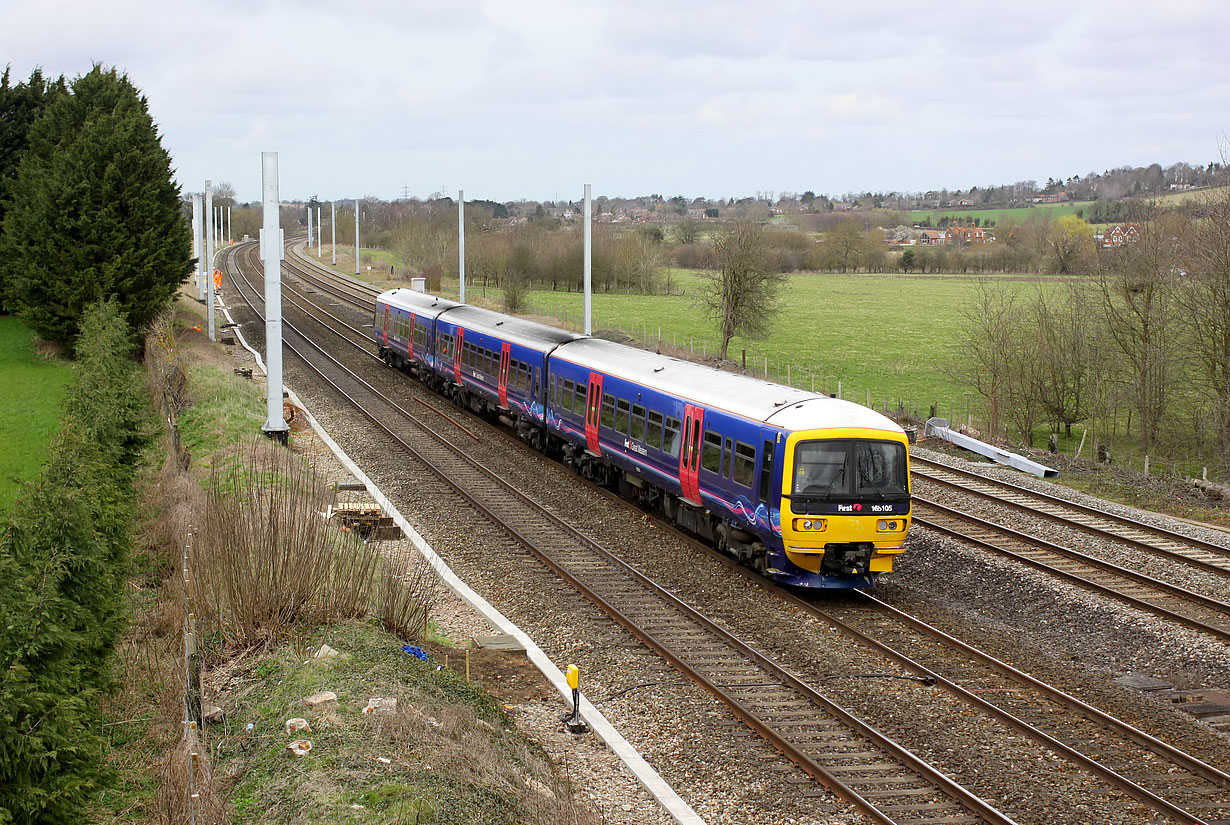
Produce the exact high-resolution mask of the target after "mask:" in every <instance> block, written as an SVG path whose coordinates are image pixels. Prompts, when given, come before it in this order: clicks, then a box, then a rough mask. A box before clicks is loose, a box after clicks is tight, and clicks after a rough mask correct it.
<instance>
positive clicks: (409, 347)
mask: <svg viewBox="0 0 1230 825" xmlns="http://www.w3.org/2000/svg"><path fill="white" fill-rule="evenodd" d="M406 352H408V353H410V360H411V361H413V360H414V313H413V312H411V313H410V335H409V337H407V338H406Z"/></svg>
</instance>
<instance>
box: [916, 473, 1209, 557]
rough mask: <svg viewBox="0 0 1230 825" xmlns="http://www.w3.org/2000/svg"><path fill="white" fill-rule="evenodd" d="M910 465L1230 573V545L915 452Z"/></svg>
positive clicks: (955, 485) (926, 477) (1045, 515)
mask: <svg viewBox="0 0 1230 825" xmlns="http://www.w3.org/2000/svg"><path fill="white" fill-rule="evenodd" d="M910 468H911V470H912V471H913V474H914V478H915V479H916V480H917V479H921V480H923V481H927V482H931V483H933V484H938V485H941V486H943V487H945V488H948V489H951V490H955V491H957V492H959V493H963V494H968V495H973V496H977V497H979V498H982V499H984V500H989V501H993V502H995V503H996V504H999V505H1003V506H1007V507H1011V508H1013V509H1015V510H1017V511H1018V512H1022V513H1026V514H1028V515H1030V516H1034V517H1037V518H1042V519H1046V520H1049V521H1052V522H1056V523H1060V524H1063V525H1064V526H1065V527H1070V528H1073V529H1077V530H1081V531H1084V532H1085V533H1088V534H1090V535H1093V536H1097V537H1099V538H1104V539H1110V540H1112V541H1117V542H1121V543H1124V544H1128V545H1130V546H1132V547H1135V548H1137V549H1139V550H1144V551H1145V552H1147V553H1151V554H1154V555H1157V556H1160V557H1162V558H1165V559H1168V560H1170V561H1177V562H1180V563H1183V564H1187V565H1191V566H1193V567H1196V568H1198V569H1200V570H1204V571H1206V572H1209V573H1214V574H1216V575H1220V576H1225V577H1230V548H1228V547H1223V546H1221V545H1218V544H1214V543H1212V542H1209V541H1204V540H1203V539H1198V538H1194V537H1192V536H1185V535H1183V534H1182V533H1176V532H1174V531H1173V530H1166V529H1164V528H1161V527H1156V526H1153V525H1151V524H1146V523H1144V522H1141V521H1137V520H1135V519H1130V518H1127V517H1125V516H1120V515H1117V514H1115V513H1110V512H1107V511H1105V510H1100V509H1098V508H1095V507H1089V506H1087V505H1084V504H1079V503H1077V502H1073V501H1068V500H1067V499H1062V498H1059V497H1058V496H1052V495H1048V494H1046V493H1040V492H1036V491H1034V490H1027V489H1025V488H1024V487H1020V486H1018V485H1016V484H1012V483H1010V482H1007V481H1001V480H999V479H995V478H988V477H986V476H983V475H979V474H978V473H974V472H971V471H969V470H963V469H961V468H958V467H953V466H950V465H948V464H944V463H941V462H938V461H932V460H929V459H926V458H922V457H920V456H917V455H912V456H910Z"/></svg>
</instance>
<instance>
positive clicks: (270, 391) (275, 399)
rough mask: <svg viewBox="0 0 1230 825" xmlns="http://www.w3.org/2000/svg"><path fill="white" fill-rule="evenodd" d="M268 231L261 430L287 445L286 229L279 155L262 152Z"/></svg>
mask: <svg viewBox="0 0 1230 825" xmlns="http://www.w3.org/2000/svg"><path fill="white" fill-rule="evenodd" d="M261 181H262V184H263V189H264V209H263V215H264V228H263V229H262V230H261V255H262V257H263V261H264V264H265V365H266V367H267V368H268V370H269V373H268V376H267V378H268V380H267V382H266V386H265V390H266V391H265V402H266V403H265V408H266V418H265V426H263V427H261V431H262V432H263V433H265V435H267V436H269V437H270V438H272V439H274V440H276V441H279V442H281V443H282V444H285V443H286V442H287V437H288V435H289V433H288V429H289V428H288V427H287V426H286V419H285V418H283V413H282V229H281V222H280V220H279V217H278V204H279V200H278V153H277V152H261Z"/></svg>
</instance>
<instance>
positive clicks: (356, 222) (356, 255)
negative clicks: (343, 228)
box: [354, 201, 359, 275]
mask: <svg viewBox="0 0 1230 825" xmlns="http://www.w3.org/2000/svg"><path fill="white" fill-rule="evenodd" d="M354 274H356V275H358V274H359V202H358V201H355V202H354Z"/></svg>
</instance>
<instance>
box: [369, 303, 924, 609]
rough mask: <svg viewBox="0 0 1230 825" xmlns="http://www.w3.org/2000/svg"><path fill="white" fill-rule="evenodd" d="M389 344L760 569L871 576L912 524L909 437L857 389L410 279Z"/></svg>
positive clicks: (430, 375)
mask: <svg viewBox="0 0 1230 825" xmlns="http://www.w3.org/2000/svg"><path fill="white" fill-rule="evenodd" d="M373 335H374V338H375V343H376V346H377V350H378V352H379V355H380V357H381V358H382V359H383V360H384V361H385V362H386V363H387V364H389V365H390V366H394V367H397V368H399V369H402V370H404V371H406V372H409V373H411V374H413V375H415V376H417V377H418V378H419V379H421V380H422V381H424V382H425V383H427V384H428V385H430V386H431V387H433V388H434V389H436V390H437V391H439V392H441V393H443V394H445V395H447V396H449V397H451V398H452V399H453V400H454V401H456V402H457V403H458V404H460V405H462V406H465V407H468V408H469V409H471V410H473V411H474V412H477V413H481V414H493V415H498V416H499V417H501V418H503V419H504V420H505V422H506V423H508V424H511V425H512V426H514V427H515V428H516V430H517V433H518V434H519V435H520V437H521V438H522V439H524V440H525V441H526V442H528V443H530V444H531V445H533V446H534V447H536V448H537V449H539V450H541V451H543V452H545V453H547V454H550V455H553V456H556V457H559V458H560V459H562V460H563V461H564V463H565V464H567V465H569V466H571V467H573V468H574V469H576V470H577V472H579V473H580V474H581V475H583V476H585V477H586V478H589V479H591V480H592V481H594V482H596V483H598V484H602V485H604V486H607V487H609V488H611V489H616V490H619V491H620V492H621V493H623V494H625V495H629V496H633V497H635V498H637V499H639V500H640V501H642V502H644V503H646V504H648V505H650V506H652V507H654V508H656V509H657V510H658V511H659V512H661V513H662V514H663V515H665V516H666V517H667V518H669V519H672V520H673V521H675V522H676V523H678V524H679V525H680V526H682V527H684V528H685V529H687V530H689V531H691V532H692V533H695V534H697V535H700V536H702V537H704V538H706V539H708V540H710V541H712V542H713V543H715V544H716V545H717V546H718V547H720V548H721V549H723V550H725V551H726V552H728V553H730V554H732V555H734V556H735V557H737V558H738V559H740V560H741V561H743V562H744V563H746V564H748V565H750V566H752V567H754V568H756V569H757V570H759V571H761V572H762V573H763V574H764V575H766V576H768V577H769V578H772V579H774V580H776V581H779V582H782V583H784V584H789V585H795V586H801V587H819V588H833V587H867V586H870V585H871V584H872V583H873V582H874V580H875V577H876V576H878V575H880V574H882V573H888V572H890V571H891V570H892V568H893V559H894V558H895V557H896V556H898V555H900V554H901V553H902V552H904V550H905V539H906V536H907V534H908V533H909V529H910V481H909V458H908V450H907V447H908V441H907V439H906V436H905V433H904V432H903V431H902V429H901V428H900V427H899V426H897V424H895V423H894V422H893V421H891V420H890V419H888V418H886V417H885V416H882V415H880V414H879V413H876V412H874V411H873V410H869V409H867V408H866V407H862V406H860V405H858V404H853V403H850V402H848V401H841V400H838V399H835V398H829V397H826V396H823V395H817V394H815V393H811V392H805V391H803V390H797V389H793V388H791V387H784V386H781V385H780V384H773V383H771V382H768V381H762V380H759V379H756V378H751V377H748V376H744V375H737V374H734V373H729V372H722V371H720V370H716V369H713V368H711V367H706V366H703V365H700V364H694V363H691V362H689V361H681V360H679V359H677V358H669V357H667V356H664V355H659V354H656V353H653V352H647V351H645V350H641V349H636V348H634V347H629V346H625V345H623V344H617V343H613V342H611V341H605V340H602V339H598V338H592V337H589V336H584V335H578V334H576V333H573V332H567V331H565V330H561V329H556V328H554V327H549V326H546V325H543V324H538V323H534V322H532V321H526V320H523V319H520V318H515V317H512V316H508V315H503V314H500V313H498V312H493V311H491V310H487V309H481V308H479V307H474V306H469V305H465V304H459V303H456V302H454V301H448V300H445V299H442V298H436V297H433V296H431V295H426V294H424V293H420V292H414V291H411V290H408V289H394V290H390V291H387V292H384V293H382V294H381V295H380V296H379V297H378V298H377V299H376V314H375V318H374V323H373Z"/></svg>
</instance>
